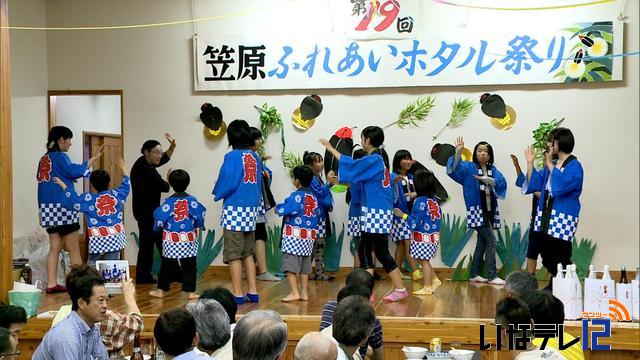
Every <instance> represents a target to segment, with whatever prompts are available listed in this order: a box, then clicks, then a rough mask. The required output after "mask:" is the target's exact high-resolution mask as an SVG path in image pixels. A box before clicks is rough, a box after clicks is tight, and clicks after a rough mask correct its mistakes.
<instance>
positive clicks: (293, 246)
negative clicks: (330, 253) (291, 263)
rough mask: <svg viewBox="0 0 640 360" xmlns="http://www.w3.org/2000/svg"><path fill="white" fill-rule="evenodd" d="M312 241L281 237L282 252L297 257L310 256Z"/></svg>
mask: <svg viewBox="0 0 640 360" xmlns="http://www.w3.org/2000/svg"><path fill="white" fill-rule="evenodd" d="M313 243H314V241H313V240H309V239H301V238H299V237H295V236H290V235H284V234H283V235H282V252H283V253H287V254H292V255H298V256H310V255H311V251H313Z"/></svg>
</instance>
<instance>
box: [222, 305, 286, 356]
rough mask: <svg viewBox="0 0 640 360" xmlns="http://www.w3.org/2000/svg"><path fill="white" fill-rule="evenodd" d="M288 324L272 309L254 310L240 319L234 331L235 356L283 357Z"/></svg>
mask: <svg viewBox="0 0 640 360" xmlns="http://www.w3.org/2000/svg"><path fill="white" fill-rule="evenodd" d="M287 335H288V331H287V324H285V323H284V321H282V317H280V315H279V314H278V313H277V312H275V311H272V310H254V311H251V312H249V313H247V314H246V315H244V316H243V317H241V318H240V320H239V321H238V325H236V328H235V330H234V331H233V358H234V359H242V360H274V359H283V358H284V350H285V348H286V347H287Z"/></svg>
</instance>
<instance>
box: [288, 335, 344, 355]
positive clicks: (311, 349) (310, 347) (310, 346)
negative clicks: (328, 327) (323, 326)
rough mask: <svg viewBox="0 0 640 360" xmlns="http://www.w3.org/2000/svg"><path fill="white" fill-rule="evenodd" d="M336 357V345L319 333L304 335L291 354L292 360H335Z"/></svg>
mask: <svg viewBox="0 0 640 360" xmlns="http://www.w3.org/2000/svg"><path fill="white" fill-rule="evenodd" d="M337 356H338V348H337V346H336V343H335V342H333V340H331V339H330V338H329V337H328V336H325V335H323V334H321V333H319V332H310V333H307V334H305V335H304V336H303V337H302V338H301V339H300V341H299V342H298V345H296V351H295V353H294V354H293V358H294V360H335V359H336V358H337Z"/></svg>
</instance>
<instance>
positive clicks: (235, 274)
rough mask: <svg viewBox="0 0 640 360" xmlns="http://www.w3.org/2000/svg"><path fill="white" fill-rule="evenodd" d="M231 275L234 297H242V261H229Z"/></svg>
mask: <svg viewBox="0 0 640 360" xmlns="http://www.w3.org/2000/svg"><path fill="white" fill-rule="evenodd" d="M229 273H230V275H231V287H232V291H233V296H235V297H242V296H243V295H244V294H243V292H242V260H239V259H237V260H231V261H229Z"/></svg>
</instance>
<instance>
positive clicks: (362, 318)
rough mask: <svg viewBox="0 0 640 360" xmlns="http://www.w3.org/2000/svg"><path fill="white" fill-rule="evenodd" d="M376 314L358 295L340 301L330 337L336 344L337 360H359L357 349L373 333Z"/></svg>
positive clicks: (362, 297) (364, 299)
mask: <svg viewBox="0 0 640 360" xmlns="http://www.w3.org/2000/svg"><path fill="white" fill-rule="evenodd" d="M375 324H376V314H375V312H374V310H373V307H372V306H371V304H370V303H369V301H367V298H366V297H364V296H359V295H351V296H347V297H345V298H344V299H341V300H340V301H339V302H338V305H337V306H336V310H335V312H334V313H333V331H332V336H333V338H334V339H335V340H336V341H337V342H338V359H339V360H342V359H355V360H360V359H362V357H361V356H360V354H359V352H358V351H357V350H358V347H360V346H362V345H363V344H366V342H367V338H368V337H369V335H371V333H372V332H373V329H374V327H375Z"/></svg>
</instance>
